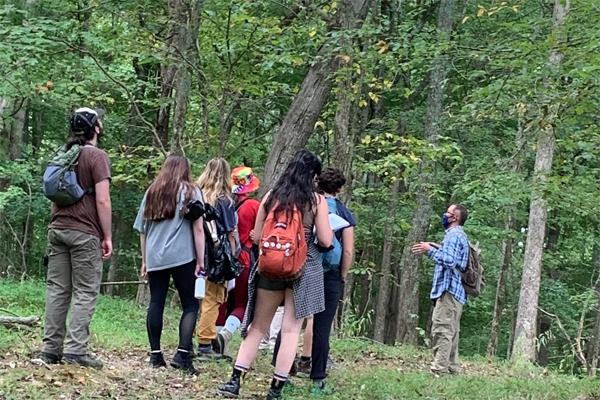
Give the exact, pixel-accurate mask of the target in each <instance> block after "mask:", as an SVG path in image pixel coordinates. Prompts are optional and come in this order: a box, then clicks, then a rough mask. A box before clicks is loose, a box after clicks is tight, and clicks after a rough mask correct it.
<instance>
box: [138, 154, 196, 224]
mask: <svg viewBox="0 0 600 400" xmlns="http://www.w3.org/2000/svg"><path fill="white" fill-rule="evenodd" d="M182 189H185V201H184V204H187V203H188V202H189V201H190V200H191V199H192V196H193V194H194V190H195V189H196V187H195V186H194V184H193V182H192V173H191V170H190V163H189V161H188V160H187V158H185V157H182V156H176V155H171V156H168V157H167V159H166V160H165V163H164V164H163V166H162V168H161V169H160V172H159V173H158V176H157V177H156V178H155V179H154V181H153V182H152V184H151V185H150V187H149V188H148V192H147V193H146V207H145V208H144V218H146V219H147V220H151V221H161V220H164V219H171V218H173V217H175V213H176V212H177V201H178V200H179V192H180V190H182Z"/></svg>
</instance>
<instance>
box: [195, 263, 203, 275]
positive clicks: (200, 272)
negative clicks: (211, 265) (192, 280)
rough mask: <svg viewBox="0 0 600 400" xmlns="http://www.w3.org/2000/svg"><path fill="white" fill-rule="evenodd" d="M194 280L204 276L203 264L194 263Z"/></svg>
mask: <svg viewBox="0 0 600 400" xmlns="http://www.w3.org/2000/svg"><path fill="white" fill-rule="evenodd" d="M194 274H195V275H196V278H199V277H200V275H204V263H202V262H196V271H195V272H194Z"/></svg>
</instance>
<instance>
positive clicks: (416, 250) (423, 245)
mask: <svg viewBox="0 0 600 400" xmlns="http://www.w3.org/2000/svg"><path fill="white" fill-rule="evenodd" d="M431 249H433V246H432V245H431V243H430V242H420V243H417V244H415V245H413V247H412V253H413V254H416V255H418V256H420V255H422V254H425V253H427V252H428V251H429V250H431Z"/></svg>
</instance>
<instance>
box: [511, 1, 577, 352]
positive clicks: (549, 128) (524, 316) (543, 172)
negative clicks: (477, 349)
mask: <svg viewBox="0 0 600 400" xmlns="http://www.w3.org/2000/svg"><path fill="white" fill-rule="evenodd" d="M569 8H570V0H567V1H566V3H565V4H564V5H563V4H562V1H561V0H555V3H554V12H553V29H552V37H557V36H558V33H559V32H558V31H559V29H560V28H561V25H562V24H563V22H564V20H565V19H566V16H567V13H568V11H569ZM560 43H561V41H560V40H558V39H557V40H556V41H555V47H554V48H553V49H552V50H551V51H550V56H549V67H550V69H551V71H552V72H555V71H556V70H557V69H558V67H559V65H560V62H561V61H562V57H563V54H562V52H561V49H560ZM548 81H549V80H546V82H545V83H546V84H545V86H546V90H551V87H550V85H549V82H548ZM549 103H550V101H548V100H547V99H543V104H542V109H543V113H542V115H541V118H540V122H539V125H540V132H539V137H538V142H537V151H536V158H535V167H534V176H533V185H532V186H533V189H532V193H531V204H530V207H529V223H528V227H529V230H528V232H527V244H526V246H525V256H524V259H523V275H522V279H521V291H520V294H519V308H518V311H517V321H516V326H515V339H514V348H513V354H512V357H513V359H514V360H519V361H527V362H535V359H536V357H535V350H536V327H537V311H538V310H537V308H538V301H539V291H540V278H541V269H542V268H541V267H542V255H543V252H544V237H545V231H546V220H547V211H548V202H547V200H546V198H545V193H544V188H545V185H546V182H547V179H548V175H549V173H550V170H551V168H552V159H553V157H554V146H555V137H554V123H555V119H556V118H557V116H558V105H556V104H549Z"/></svg>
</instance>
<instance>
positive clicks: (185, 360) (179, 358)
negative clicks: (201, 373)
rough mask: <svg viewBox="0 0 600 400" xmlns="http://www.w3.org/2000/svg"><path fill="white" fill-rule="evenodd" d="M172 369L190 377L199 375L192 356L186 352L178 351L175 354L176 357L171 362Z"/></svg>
mask: <svg viewBox="0 0 600 400" xmlns="http://www.w3.org/2000/svg"><path fill="white" fill-rule="evenodd" d="M171 367H173V368H175V369H179V370H181V371H183V372H185V373H188V374H190V375H198V370H197V369H196V368H194V363H193V362H192V356H191V354H190V353H188V352H185V351H179V350H177V353H175V356H174V357H173V359H172V360H171Z"/></svg>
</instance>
